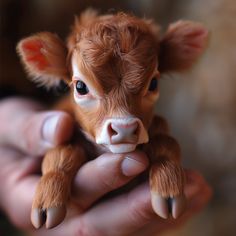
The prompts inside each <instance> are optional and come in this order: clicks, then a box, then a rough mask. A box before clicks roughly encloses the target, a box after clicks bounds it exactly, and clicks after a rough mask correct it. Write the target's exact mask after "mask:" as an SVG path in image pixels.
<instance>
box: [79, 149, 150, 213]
mask: <svg viewBox="0 0 236 236" xmlns="http://www.w3.org/2000/svg"><path fill="white" fill-rule="evenodd" d="M147 166H148V158H147V157H146V155H145V154H144V153H143V152H140V151H135V152H133V153H127V154H110V153H109V154H103V155H101V156H100V157H98V158H96V159H95V160H93V161H90V162H88V163H86V164H85V165H84V166H82V168H81V169H80V170H79V172H78V174H77V176H76V177H75V181H74V196H75V200H76V203H77V204H78V205H79V206H80V207H81V208H82V209H86V208H88V207H89V206H90V205H91V204H92V203H94V202H95V201H97V200H98V199H99V198H100V197H101V196H103V195H104V194H106V193H108V192H110V191H112V190H114V189H117V188H119V187H121V186H122V185H124V184H126V183H127V182H128V181H130V180H131V179H132V178H134V177H135V176H136V175H138V174H140V173H141V172H143V171H144V170H145V169H146V168H147Z"/></svg>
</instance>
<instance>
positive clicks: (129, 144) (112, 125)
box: [96, 117, 148, 153]
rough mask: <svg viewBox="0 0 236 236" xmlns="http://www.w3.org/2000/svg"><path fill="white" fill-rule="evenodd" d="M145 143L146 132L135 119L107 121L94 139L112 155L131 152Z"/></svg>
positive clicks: (141, 124) (146, 138)
mask: <svg viewBox="0 0 236 236" xmlns="http://www.w3.org/2000/svg"><path fill="white" fill-rule="evenodd" d="M147 142H148V134H147V131H146V129H145V128H144V126H143V123H142V121H141V120H140V119H138V118H136V117H124V118H112V119H107V120H106V121H105V122H104V124H103V126H102V129H101V130H100V132H99V133H98V134H97V137H96V143H97V144H101V145H103V146H105V147H107V148H108V149H109V150H110V151H111V152H113V153H124V152H131V151H134V150H135V148H136V146H137V145H138V144H142V143H147Z"/></svg>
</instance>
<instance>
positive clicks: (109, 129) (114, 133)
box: [108, 124, 118, 137]
mask: <svg viewBox="0 0 236 236" xmlns="http://www.w3.org/2000/svg"><path fill="white" fill-rule="evenodd" d="M108 133H109V136H110V137H112V136H115V135H117V134H118V132H117V131H116V130H115V129H113V127H112V124H109V125H108Z"/></svg>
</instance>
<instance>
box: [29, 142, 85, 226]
mask: <svg viewBox="0 0 236 236" xmlns="http://www.w3.org/2000/svg"><path fill="white" fill-rule="evenodd" d="M84 160H85V157H84V151H83V149H82V148H80V147H73V146H72V145H68V146H59V147H56V148H54V149H52V150H50V151H49V152H48V153H47V154H46V156H45V158H44V160H43V164H42V177H41V179H40V181H39V183H38V186H37V189H36V193H35V197H34V200H33V205H32V211H31V222H32V224H33V225H34V226H35V228H39V227H41V226H42V225H43V224H44V223H46V228H52V227H55V226H57V225H58V224H59V223H61V222H62V221H63V219H64V218H65V215H66V204H67V201H68V198H69V196H70V192H71V182H72V180H73V177H74V175H75V173H76V171H77V170H78V168H79V167H80V166H81V164H82V163H83V161H84Z"/></svg>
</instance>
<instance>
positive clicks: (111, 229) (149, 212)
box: [74, 172, 209, 236]
mask: <svg viewBox="0 0 236 236" xmlns="http://www.w3.org/2000/svg"><path fill="white" fill-rule="evenodd" d="M188 176H190V173H188ZM191 178H192V179H191V180H190V181H189V182H188V183H189V184H191V185H196V186H198V187H196V188H194V189H195V190H194V191H192V192H191V194H189V195H187V197H188V202H189V204H188V208H187V210H186V212H185V214H183V216H182V217H180V218H179V219H178V220H163V219H160V218H159V217H157V216H156V215H155V214H154V212H153V209H152V206H151V195H150V188H149V186H148V184H147V183H146V184H143V185H141V186H139V187H137V188H136V189H134V190H133V191H131V192H130V193H129V194H127V195H122V196H119V197H117V198H115V199H111V200H109V201H106V202H104V203H101V204H99V205H97V206H96V207H94V208H92V209H91V210H90V211H88V212H86V213H85V214H84V215H83V216H82V217H81V219H80V223H79V225H78V221H77V227H76V225H74V228H75V229H77V231H79V230H81V228H83V230H84V231H85V232H89V233H88V235H90V233H91V235H96V234H98V232H99V234H101V235H114V236H115V235H125V234H130V233H133V232H135V234H134V235H136V233H137V232H139V231H140V229H141V228H143V227H144V228H145V226H146V225H147V226H148V227H149V223H152V222H153V224H154V226H155V231H153V232H157V231H162V230H164V229H169V228H170V227H173V228H174V227H177V226H179V225H181V224H182V223H183V222H185V221H186V220H187V219H189V218H190V217H191V216H192V215H193V214H195V213H196V212H198V211H199V210H200V209H202V208H203V207H204V206H205V205H206V203H207V202H208V201H209V186H208V185H207V183H206V182H205V181H204V179H203V178H202V177H201V176H200V175H199V174H197V173H196V172H195V173H194V174H193V173H192V172H191ZM188 187H189V186H186V188H188ZM75 222H76V220H75V221H74V223H75Z"/></svg>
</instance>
